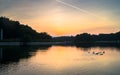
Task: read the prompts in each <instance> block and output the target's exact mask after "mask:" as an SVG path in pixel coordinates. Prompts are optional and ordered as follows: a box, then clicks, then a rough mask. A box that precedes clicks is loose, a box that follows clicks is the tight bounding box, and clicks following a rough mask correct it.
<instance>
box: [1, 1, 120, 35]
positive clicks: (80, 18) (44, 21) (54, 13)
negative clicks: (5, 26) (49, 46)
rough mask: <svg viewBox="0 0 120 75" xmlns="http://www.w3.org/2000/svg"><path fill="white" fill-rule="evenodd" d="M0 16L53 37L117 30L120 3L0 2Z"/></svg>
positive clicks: (119, 28) (119, 24) (118, 28)
mask: <svg viewBox="0 0 120 75" xmlns="http://www.w3.org/2000/svg"><path fill="white" fill-rule="evenodd" d="M0 16H6V17H8V18H10V19H12V20H18V21H20V22H21V23H22V24H27V25H29V26H31V27H32V28H33V29H35V30H36V31H37V32H47V33H49V34H50V35H53V36H63V35H75V34H78V33H83V32H88V33H92V34H98V33H112V32H117V31H119V30H120V0H0Z"/></svg>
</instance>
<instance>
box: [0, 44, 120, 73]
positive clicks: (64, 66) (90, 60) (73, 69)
mask: <svg viewBox="0 0 120 75" xmlns="http://www.w3.org/2000/svg"><path fill="white" fill-rule="evenodd" d="M0 75H120V48H116V47H88V48H87V47H74V46H73V47H70V46H47V47H44V46H41V47H29V46H28V47H1V48H0Z"/></svg>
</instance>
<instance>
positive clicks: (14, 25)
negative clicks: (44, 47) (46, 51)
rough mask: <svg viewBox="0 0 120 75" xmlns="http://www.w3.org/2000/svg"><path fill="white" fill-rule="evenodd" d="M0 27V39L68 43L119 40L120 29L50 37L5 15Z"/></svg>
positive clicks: (0, 18)
mask: <svg viewBox="0 0 120 75" xmlns="http://www.w3.org/2000/svg"><path fill="white" fill-rule="evenodd" d="M0 29H2V30H3V40H1V41H22V42H32V41H37V42H70V43H91V42H92V43H94V42H101V43H102V42H119V43H120V31H119V32H116V33H111V34H98V35H91V34H89V33H82V34H77V35H76V36H61V37H52V36H51V35H49V34H47V33H46V32H42V33H38V32H36V31H35V30H33V29H32V28H31V27H29V26H28V25H24V24H20V23H19V21H13V20H10V19H9V18H6V17H0Z"/></svg>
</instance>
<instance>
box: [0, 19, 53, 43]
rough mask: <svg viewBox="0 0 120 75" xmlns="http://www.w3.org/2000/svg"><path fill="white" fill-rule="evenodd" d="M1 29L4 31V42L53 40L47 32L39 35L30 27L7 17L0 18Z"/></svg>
mask: <svg viewBox="0 0 120 75" xmlns="http://www.w3.org/2000/svg"><path fill="white" fill-rule="evenodd" d="M0 29H2V30H3V40H4V41H6V40H7V41H10V40H12V41H23V42H27V41H50V40H51V38H52V37H51V36H50V35H49V34H47V33H46V32H42V33H38V32H36V31H35V30H33V29H32V28H31V27H29V26H28V25H24V24H20V23H19V21H13V20H10V19H9V18H6V17H0ZM3 40H1V41H3Z"/></svg>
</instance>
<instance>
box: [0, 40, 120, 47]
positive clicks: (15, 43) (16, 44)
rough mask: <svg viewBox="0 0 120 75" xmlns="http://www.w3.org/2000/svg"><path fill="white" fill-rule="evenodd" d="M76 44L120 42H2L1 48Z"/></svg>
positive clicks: (113, 42) (115, 42)
mask: <svg viewBox="0 0 120 75" xmlns="http://www.w3.org/2000/svg"><path fill="white" fill-rule="evenodd" d="M76 44H120V41H118V42H117V41H96V42H77V43H73V42H0V46H19V45H76Z"/></svg>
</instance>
